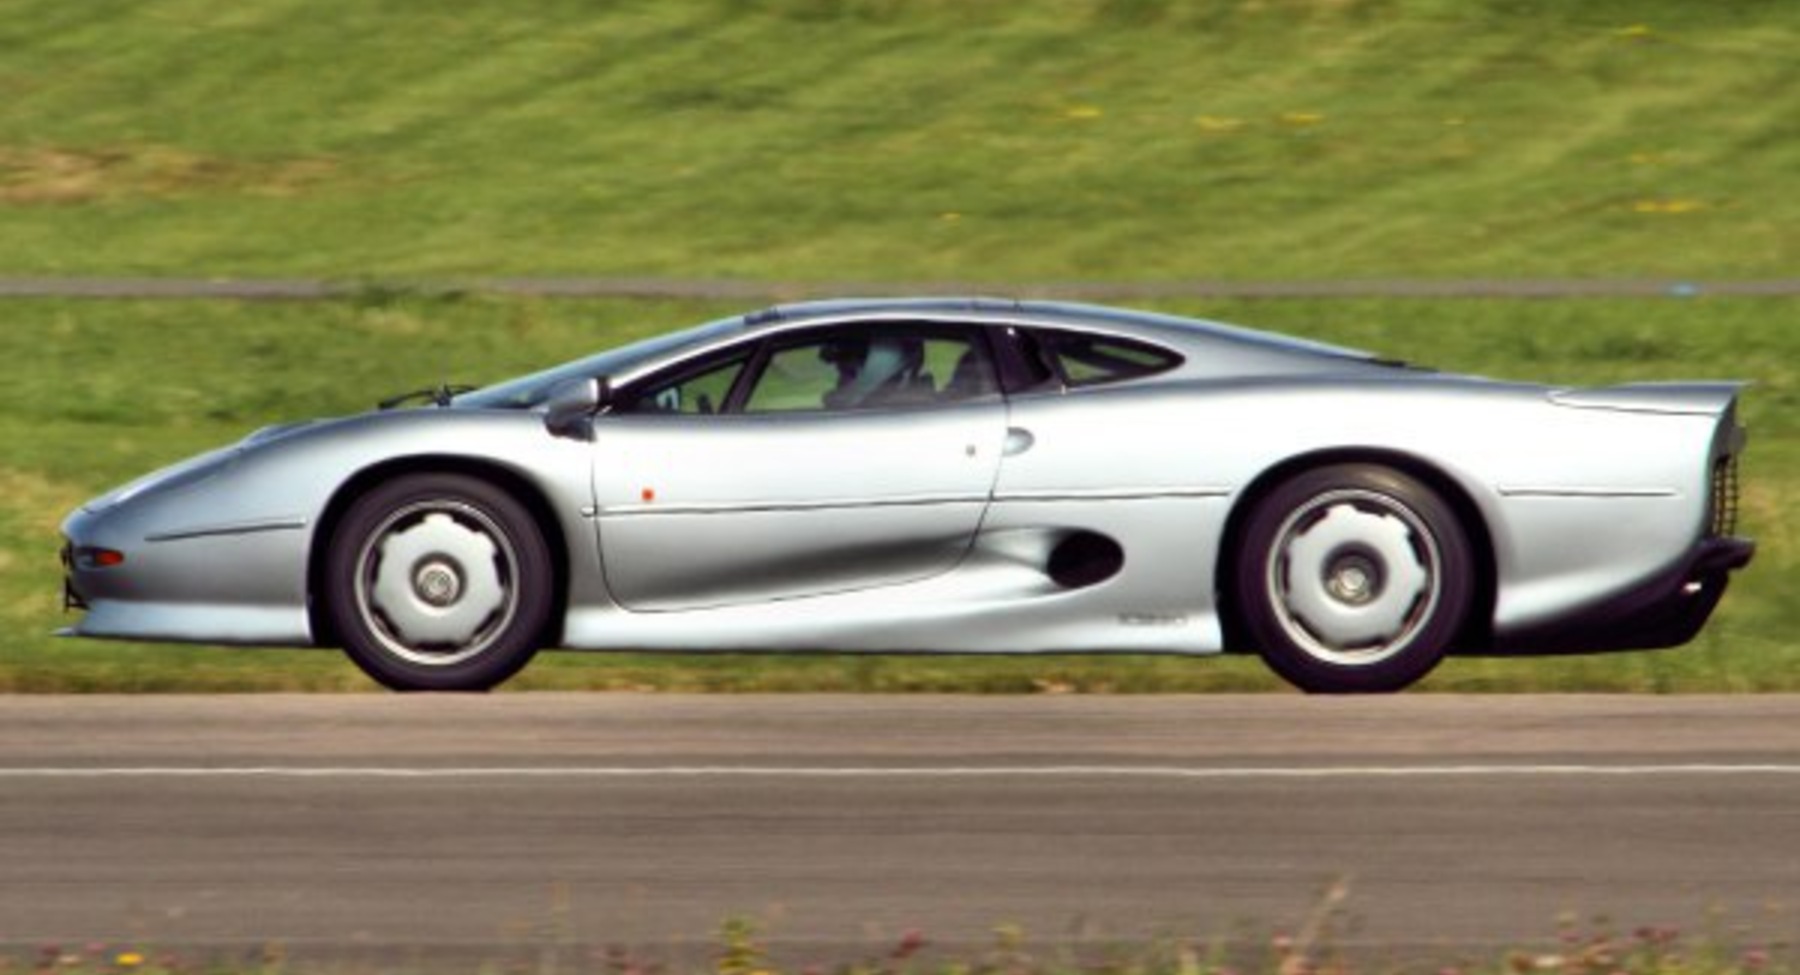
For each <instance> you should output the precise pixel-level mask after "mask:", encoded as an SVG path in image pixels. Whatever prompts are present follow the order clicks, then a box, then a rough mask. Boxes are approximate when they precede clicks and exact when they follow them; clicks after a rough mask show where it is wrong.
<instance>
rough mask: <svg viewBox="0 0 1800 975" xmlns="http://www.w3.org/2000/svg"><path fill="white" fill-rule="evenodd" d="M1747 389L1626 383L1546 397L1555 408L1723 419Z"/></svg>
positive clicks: (1714, 384)
mask: <svg viewBox="0 0 1800 975" xmlns="http://www.w3.org/2000/svg"><path fill="white" fill-rule="evenodd" d="M1747 385H1749V384H1748V383H1741V382H1680V383H1627V384H1625V385H1623V386H1598V387H1594V388H1590V389H1582V388H1568V389H1556V390H1551V392H1550V394H1549V397H1550V402H1552V403H1555V404H1556V405H1558V406H1569V407H1574V408H1576V409H1583V410H1617V411H1621V412H1625V413H1674V414H1682V415H1688V416H1723V415H1724V414H1725V413H1727V412H1728V411H1730V409H1731V407H1732V404H1733V403H1735V402H1736V401H1737V395H1738V393H1739V392H1740V391H1742V390H1743V388H1744V387H1745V386H1747Z"/></svg>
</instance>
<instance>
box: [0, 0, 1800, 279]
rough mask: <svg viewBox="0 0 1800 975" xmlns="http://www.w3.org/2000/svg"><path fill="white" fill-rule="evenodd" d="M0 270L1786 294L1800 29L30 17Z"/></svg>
mask: <svg viewBox="0 0 1800 975" xmlns="http://www.w3.org/2000/svg"><path fill="white" fill-rule="evenodd" d="M5 11H6V14H7V16H5V17H3V18H0V51H5V52H6V53H5V57H4V59H0V98H3V99H4V101H5V103H6V105H7V110H6V112H5V113H3V114H0V265H3V266H0V273H32V274H92V273H133V274H138V273H143V274H178V275H192V274H200V275H207V274H219V275H239V276H242V275H316V276H324V277H330V278H340V279H349V280H357V279H364V278H375V279H386V278H392V277H396V276H418V275H462V274H472V275H490V274H509V273H510V274H596V275H626V274H654V275H670V276H681V277H689V276H724V277H741V278H746V279H752V280H844V279H849V280H871V281H881V280H909V279H941V278H951V279H958V280H970V279H974V280H982V281H1025V280H1058V279H1100V280H1165V279H1179V278H1197V277H1204V278H1214V277H1217V278H1238V279H1263V278H1283V277H1288V278H1340V277H1359V276H1395V275H1408V276H1419V277H1431V276H1472V275H1481V276H1496V277H1516V276H1608V277H1612V276H1619V277H1630V276H1674V277H1756V276H1776V275H1787V274H1792V273H1793V269H1794V267H1795V266H1796V257H1797V256H1800V252H1797V250H1796V242H1797V240H1800V237H1797V234H1800V194H1797V193H1795V192H1793V189H1794V174H1795V173H1796V172H1800V139H1795V138H1794V131H1795V130H1794V120H1795V119H1796V118H1800V59H1796V58H1795V57H1793V52H1794V51H1795V50H1797V49H1800V5H1795V4H1792V3H1782V2H1774V0H1768V2H1748V0H1747V2H1741V3H1733V4H1707V3H1692V2H1686V0H1652V2H1630V3H1627V2H1624V0H1599V2H1589V3H1579V4H1577V3H1558V2H1550V0H1528V2H1511V0H1334V2H1328V3H1327V2H1312V0H1262V2H1254V3H1252V2H1242V0H1207V2H1193V3H1189V2H1176V0H1018V2H1008V3H979V2H968V0H904V2H903V0H756V2H737V0H635V2H633V0H625V2H615V3H608V4H585V3H574V2H552V3H532V4H517V3H505V2H499V0H470V2H465V3H458V4H454V5H451V6H446V7H442V8H432V7H430V5H425V4H418V3H405V2H399V0H304V2H303V0H267V2H258V3H253V4H245V3H240V2H232V0H170V2H163V3H155V4H143V3H132V2H126V0H85V2H82V3H79V4H71V3H68V2H66V0H8V2H7V3H6V4H5Z"/></svg>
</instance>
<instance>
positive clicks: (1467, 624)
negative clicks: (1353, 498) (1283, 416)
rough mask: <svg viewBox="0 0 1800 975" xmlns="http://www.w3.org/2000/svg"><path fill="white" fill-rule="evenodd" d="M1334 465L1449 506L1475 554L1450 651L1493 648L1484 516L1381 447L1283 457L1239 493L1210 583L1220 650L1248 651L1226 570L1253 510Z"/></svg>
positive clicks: (1468, 499) (1492, 569) (1443, 483)
mask: <svg viewBox="0 0 1800 975" xmlns="http://www.w3.org/2000/svg"><path fill="white" fill-rule="evenodd" d="M1340 464H1365V465H1370V466H1375V467H1387V468H1391V469H1393V470H1395V471H1398V472H1400V473H1402V474H1405V475H1407V476H1409V477H1412V478H1413V479H1415V480H1417V481H1420V482H1421V483H1423V484H1424V485H1425V486H1426V487H1428V488H1430V489H1431V490H1432V491H1434V492H1436V493H1437V495H1438V496H1439V497H1440V498H1442V499H1443V500H1444V502H1445V503H1446V504H1448V505H1449V506H1450V509H1451V510H1452V511H1453V512H1454V513H1455V515H1456V519H1457V521H1458V522H1459V523H1460V524H1461V526H1462V528H1463V531H1464V532H1465V533H1467V535H1468V538H1469V544H1470V546H1471V548H1472V549H1473V551H1474V554H1475V571H1476V578H1475V591H1474V601H1473V602H1472V603H1471V605H1470V607H1469V614H1468V618H1467V620H1465V621H1464V624H1463V627H1462V630H1461V632H1460V633H1459V635H1458V636H1457V639H1456V642H1455V645H1454V646H1455V649H1456V650H1461V651H1478V650H1485V649H1487V648H1488V647H1489V646H1491V645H1492V643H1493V622H1494V604H1495V600H1496V598H1497V596H1498V585H1499V569H1498V561H1497V555H1496V550H1495V546H1494V540H1493V533H1492V531H1491V530H1490V528H1489V525H1488V521H1487V517H1486V516H1485V515H1484V514H1483V513H1482V510H1481V507H1480V506H1479V505H1477V504H1476V503H1475V499H1474V497H1473V496H1472V495H1471V494H1470V493H1469V491H1468V489H1467V488H1465V487H1464V486H1463V484H1462V482H1460V481H1458V480H1457V479H1456V478H1454V477H1452V476H1451V475H1450V474H1449V473H1448V472H1446V471H1445V470H1444V469H1443V468H1442V467H1440V466H1438V465H1437V464H1434V463H1432V462H1431V461H1429V460H1426V459H1425V458H1423V457H1420V456H1418V455H1416V454H1410V453H1406V452H1405V451H1398V450H1391V449H1384V448H1373V447H1367V448H1360V447H1352V448H1339V449H1331V450H1320V451H1314V452H1311V453H1306V454H1299V455H1296V456H1293V457H1289V458H1287V459H1286V460H1283V461H1281V462H1280V463H1277V464H1274V465H1272V466H1270V467H1268V468H1267V469H1265V470H1263V471H1262V473H1260V474H1258V475H1257V476H1256V477H1255V478H1253V479H1252V480H1251V481H1250V483H1249V484H1247V485H1245V487H1244V488H1243V490H1241V491H1239V492H1238V494H1237V498H1236V500H1235V501H1234V503H1233V505H1232V509H1231V513H1230V515H1228V516H1227V518H1226V522H1225V531H1224V534H1223V535H1222V536H1221V538H1220V544H1219V549H1218V552H1217V558H1216V561H1215V564H1214V566H1213V579H1214V580H1215V582H1214V584H1215V589H1216V592H1215V594H1214V595H1215V599H1216V600H1217V606H1218V612H1219V619H1220V623H1221V626H1222V628H1223V630H1224V638H1225V649H1226V650H1227V651H1228V652H1233V653H1249V652H1254V649H1255V648H1254V647H1253V646H1252V644H1251V641H1250V640H1249V638H1248V636H1247V633H1246V631H1245V628H1244V623H1243V620H1242V618H1241V616H1240V613H1241V609H1240V606H1241V601H1240V600H1239V599H1238V598H1237V594H1236V593H1235V592H1233V591H1231V590H1232V586H1233V585H1234V583H1233V579H1234V577H1235V573H1234V572H1233V571H1232V566H1233V564H1234V562H1235V560H1236V558H1237V553H1238V550H1239V549H1240V548H1241V547H1242V545H1243V544H1244V534H1245V531H1246V529H1247V527H1248V524H1249V522H1250V518H1251V516H1252V515H1253V514H1254V513H1255V511H1256V507H1257V505H1258V504H1260V503H1261V502H1262V501H1263V499H1264V498H1266V497H1268V496H1269V494H1270V492H1272V491H1273V490H1275V488H1276V487H1278V486H1279V485H1281V484H1283V483H1285V482H1287V481H1289V480H1291V479H1293V478H1295V477H1298V476H1300V475H1302V474H1304V473H1306V472H1308V471H1312V470H1317V469H1319V468H1323V467H1331V466H1335V465H1340Z"/></svg>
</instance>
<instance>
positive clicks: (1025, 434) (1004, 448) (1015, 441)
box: [1000, 427, 1037, 457]
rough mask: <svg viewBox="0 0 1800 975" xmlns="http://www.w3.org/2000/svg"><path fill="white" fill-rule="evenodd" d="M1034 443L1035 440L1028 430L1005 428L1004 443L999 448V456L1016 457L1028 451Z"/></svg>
mask: <svg viewBox="0 0 1800 975" xmlns="http://www.w3.org/2000/svg"><path fill="white" fill-rule="evenodd" d="M1034 443H1037V438H1036V437H1034V436H1032V435H1031V431H1030V430H1027V429H1025V428H1024V427H1007V428H1006V441H1005V442H1004V443H1003V444H1001V446H1000V454H1001V456H1004V457H1017V456H1019V455H1020V454H1022V453H1024V452H1025V451H1027V450H1030V449H1031V445H1032V444H1034Z"/></svg>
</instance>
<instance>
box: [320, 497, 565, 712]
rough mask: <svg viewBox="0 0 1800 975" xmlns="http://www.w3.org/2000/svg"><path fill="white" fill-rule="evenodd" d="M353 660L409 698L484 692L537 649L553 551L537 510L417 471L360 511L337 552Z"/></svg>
mask: <svg viewBox="0 0 1800 975" xmlns="http://www.w3.org/2000/svg"><path fill="white" fill-rule="evenodd" d="M326 559H327V563H326V571H325V583H324V588H325V599H326V604H325V605H326V611H327V612H328V613H329V614H330V616H331V621H332V623H333V624H334V625H335V626H336V628H337V632H338V635H339V636H340V637H341V638H342V640H343V644H344V652H345V653H347V654H349V656H350V659H351V660H353V661H355V662H356V665H357V666H358V667H361V668H362V669H363V672H364V673H367V674H368V675H369V676H370V677H373V678H375V680H377V681H380V682H381V683H382V684H384V685H386V686H387V687H390V688H392V689H394V690H397V691H483V690H487V689H489V688H491V687H493V686H495V685H496V684H499V683H501V682H502V681H504V680H506V679H507V678H508V677H511V676H512V675H514V674H516V673H518V672H519V669H520V668H522V667H524V666H525V664H526V663H528V662H530V660H531V658H532V656H533V655H535V654H536V653H537V647H538V640H539V639H540V638H541V636H542V634H543V633H544V632H545V629H546V623H547V622H548V621H549V617H550V612H551V606H552V603H553V600H552V591H551V588H552V585H553V583H554V573H553V571H552V568H551V564H550V551H549V547H548V546H547V545H546V544H545V542H544V536H543V533H542V531H540V530H539V528H538V525H537V522H536V521H535V520H534V519H533V518H532V517H531V513H530V512H529V511H527V510H526V509H525V506H524V505H522V504H520V503H519V501H518V500H517V499H516V498H514V497H513V496H512V495H510V494H508V493H507V492H506V491H504V490H502V489H500V488H499V487H496V486H495V485H493V484H491V483H489V482H487V481H484V480H481V479H480V478H476V477H470V476H467V475H463V474H408V475H404V476H402V477H397V478H395V479H393V480H392V481H389V482H387V483H385V484H382V485H380V486H379V487H376V488H375V489H374V490H371V491H369V492H368V493H367V494H364V495H363V496H362V497H360V498H357V499H356V500H355V501H354V502H352V503H351V505H350V507H349V509H348V510H347V511H346V512H345V513H344V517H343V519H342V520H341V521H339V522H338V526H337V530H336V532H335V533H333V535H332V540H331V547H330V549H329V550H328V553H327V555H326Z"/></svg>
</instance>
